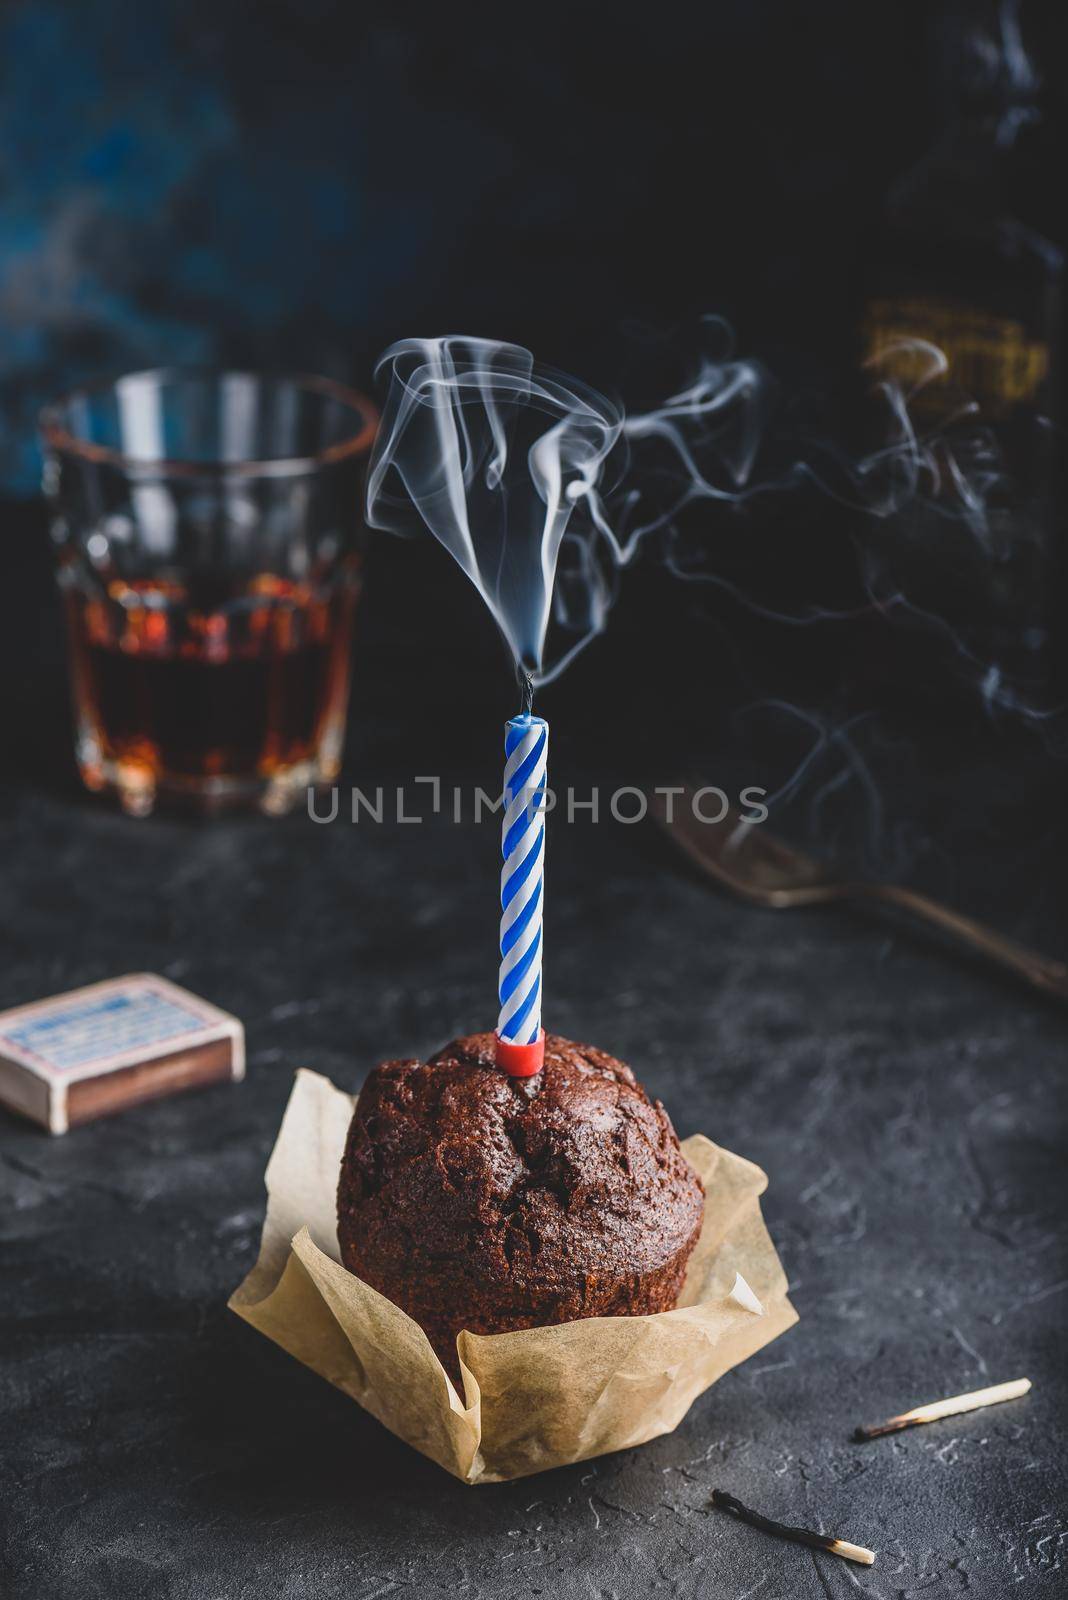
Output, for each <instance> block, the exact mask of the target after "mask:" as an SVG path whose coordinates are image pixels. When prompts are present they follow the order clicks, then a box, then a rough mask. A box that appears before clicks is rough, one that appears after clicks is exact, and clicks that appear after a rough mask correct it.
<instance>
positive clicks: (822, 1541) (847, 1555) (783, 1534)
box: [712, 1489, 875, 1567]
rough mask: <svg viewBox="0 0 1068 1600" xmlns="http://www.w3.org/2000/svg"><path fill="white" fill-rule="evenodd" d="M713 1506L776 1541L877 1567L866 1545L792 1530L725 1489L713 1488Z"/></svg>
mask: <svg viewBox="0 0 1068 1600" xmlns="http://www.w3.org/2000/svg"><path fill="white" fill-rule="evenodd" d="M712 1504H713V1505H715V1506H719V1508H720V1510H721V1511H726V1512H728V1513H729V1514H730V1516H732V1517H734V1519H735V1520H736V1521H737V1522H748V1524H749V1526H750V1527H751V1528H759V1529H760V1531H761V1533H770V1534H771V1535H772V1536H773V1537H774V1538H776V1539H789V1540H790V1541H791V1542H792V1543H793V1544H805V1545H808V1546H809V1548H810V1549H812V1550H826V1552H827V1554H828V1555H832V1556H842V1557H843V1559H844V1560H846V1561H857V1562H859V1563H860V1565H861V1566H862V1567H870V1566H872V1565H873V1564H874V1561H875V1551H874V1550H868V1549H866V1548H865V1547H864V1545H862V1544H850V1542H849V1540H848V1539H834V1538H832V1537H831V1535H830V1534H827V1533H815V1532H814V1531H813V1530H812V1529H811V1528H791V1527H790V1525H789V1524H788V1523H786V1522H773V1521H772V1519H771V1518H770V1517H762V1516H761V1514H760V1512H759V1511H751V1510H750V1509H749V1507H748V1506H743V1504H742V1502H741V1501H740V1500H736V1499H735V1498H734V1496H733V1495H732V1494H727V1493H725V1491H724V1490H722V1489H713V1491H712Z"/></svg>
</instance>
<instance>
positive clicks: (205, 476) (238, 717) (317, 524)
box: [41, 369, 377, 816]
mask: <svg viewBox="0 0 1068 1600" xmlns="http://www.w3.org/2000/svg"><path fill="white" fill-rule="evenodd" d="M376 423H377V416H376V413H375V410H374V407H373V406H372V405H371V403H370V402H369V401H367V400H365V399H363V397H362V396H360V395H358V394H356V393H354V392H353V391H352V390H349V389H346V388H344V387H342V386H341V385H340V384H337V383H333V382H331V381H329V380H328V379H325V378H314V377H272V376H268V375H261V374H256V373H251V372H208V371H196V370H182V369H172V370H163V371H156V372H138V373H134V374H132V375H131V376H129V377H125V378H120V379H119V380H118V381H117V382H115V383H112V384H107V385H103V386H100V387H96V388H87V389H83V390H81V391H79V392H77V393H74V394H71V395H68V396H67V397H66V398H65V399H63V400H60V401H58V402H57V403H56V404H55V405H52V406H50V407H48V408H47V410H46V411H45V412H44V413H43V415H42V418H41V437H42V444H43V448H44V455H45V470H44V487H45V493H46V496H47V498H48V502H49V506H50V510H51V529H52V538H53V542H54V545H55V555H56V561H57V567H58V576H59V584H60V589H61V592H62V596H63V602H64V607H65V611H66V620H67V633H68V640H69V647H70V669H71V685H72V692H73V699H74V716H75V728H76V747H77V750H76V753H77V760H78V767H79V769H80V771H81V775H82V778H83V779H84V781H85V784H86V785H87V787H88V788H90V789H93V790H105V791H110V792H112V793H114V794H115V795H117V797H118V799H119V801H120V803H121V804H122V806H123V808H124V809H125V810H126V811H127V812H129V813H131V814H132V815H135V816H146V815H147V814H148V813H149V812H151V811H152V810H153V808H154V807H155V806H156V805H157V803H164V802H170V803H175V804H180V805H185V806H188V807H192V808H193V809H196V810H200V811H210V810H216V809H219V808H221V807H225V806H232V805H238V806H241V805H244V806H258V807H259V808H260V809H262V810H264V811H266V812H269V813H275V814H277V813H281V812H284V811H287V810H288V809H289V808H290V807H291V806H292V805H293V804H294V802H295V800H296V799H297V798H298V796H299V795H301V793H302V792H303V791H304V790H305V789H306V788H307V787H308V786H309V785H310V784H316V783H320V782H329V781H330V780H332V779H333V778H334V777H335V776H336V774H337V771H338V767H339V764H340V759H341V752H342V745H343V740H344V728H345V711H346V705H347V700H348V682H349V660H350V650H351V641H352V622H353V613H354V610H355V605H356V600H357V595H358V592H359V583H360V565H361V556H362V547H363V538H364V528H363V522H362V498H363V473H364V468H365V464H366V457H367V454H368V452H369V451H370V448H371V444H372V442H373V439H374V434H375V427H376Z"/></svg>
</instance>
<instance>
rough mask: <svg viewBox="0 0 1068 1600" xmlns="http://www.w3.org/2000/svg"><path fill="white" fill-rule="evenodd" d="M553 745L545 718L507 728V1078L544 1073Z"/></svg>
mask: <svg viewBox="0 0 1068 1600" xmlns="http://www.w3.org/2000/svg"><path fill="white" fill-rule="evenodd" d="M548 745H549V725H548V723H547V722H546V721H545V720H544V718H543V717H532V716H530V715H529V713H524V714H523V715H522V716H518V717H513V718H512V719H511V721H510V722H507V723H506V724H505V729H504V756H505V764H504V821H503V823H502V825H501V854H502V856H503V858H504V865H503V867H502V869H501V967H500V979H499V983H498V992H499V996H500V1003H501V1010H500V1017H499V1020H498V1023H497V1039H498V1059H499V1060H500V1061H501V1064H502V1065H503V1066H504V1067H505V1068H506V1070H508V1071H509V1072H513V1073H515V1074H516V1075H517V1076H528V1075H530V1074H531V1073H533V1072H536V1071H538V1070H539V1069H540V1066H541V1039H542V1032H541V952H542V932H541V930H542V902H543V900H544V893H545V816H544V806H545V776H546V756H547V752H548ZM502 1046H503V1049H502V1048H501V1047H502ZM515 1047H521V1048H519V1049H517V1048H515ZM522 1047H533V1048H532V1049H531V1050H528V1049H525V1048H522ZM535 1052H536V1053H535ZM535 1062H536V1064H535Z"/></svg>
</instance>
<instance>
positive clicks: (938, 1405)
mask: <svg viewBox="0 0 1068 1600" xmlns="http://www.w3.org/2000/svg"><path fill="white" fill-rule="evenodd" d="M1030 1387H1031V1380H1030V1378H1014V1379H1013V1381H1012V1382H1011V1383H995V1384H994V1385H993V1386H992V1387H991V1388H989V1389H973V1390H972V1392H971V1393H970V1394H955V1395H953V1396H951V1398H950V1399H948V1400H934V1401H932V1402H931V1404H930V1405H927V1406H916V1408H915V1409H914V1410H912V1411H903V1412H902V1413H901V1415H900V1416H899V1417H890V1418H889V1419H888V1421H886V1422H877V1423H875V1424H874V1425H873V1426H872V1427H869V1428H858V1429H857V1430H856V1432H855V1433H854V1435H853V1437H854V1439H878V1438H881V1437H882V1435H883V1434H884V1433H897V1432H898V1431H899V1430H900V1429H901V1428H916V1427H918V1426H919V1425H920V1423H921V1422H937V1421H938V1419H939V1417H956V1416H959V1415H960V1413H961V1412H962V1411H978V1410H980V1408H981V1407H982V1406H996V1405H1000V1403H1001V1401H1002V1400H1018V1399H1019V1398H1020V1396H1021V1395H1023V1394H1026V1393H1027V1391H1028V1390H1029V1389H1030Z"/></svg>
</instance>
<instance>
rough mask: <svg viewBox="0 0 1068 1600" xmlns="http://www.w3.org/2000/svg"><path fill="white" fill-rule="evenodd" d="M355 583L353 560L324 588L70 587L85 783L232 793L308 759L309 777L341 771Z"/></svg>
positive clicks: (259, 584)
mask: <svg viewBox="0 0 1068 1600" xmlns="http://www.w3.org/2000/svg"><path fill="white" fill-rule="evenodd" d="M356 594H357V582H356V573H355V570H354V569H352V568H350V569H348V570H346V571H342V572H341V573H339V574H335V576H334V580H333V583H332V587H331V589H330V591H329V592H328V593H325V594H323V593H314V592H312V591H311V589H310V588H308V587H306V586H303V585H301V584H298V583H294V582H292V581H291V580H288V579H283V578H277V577H274V576H260V577H257V578H255V579H253V580H252V581H251V582H250V583H248V584H246V585H245V586H243V588H241V589H240V590H239V591H238V592H236V593H235V592H230V593H226V592H220V590H219V587H218V585H211V584H199V585H196V586H190V587H186V586H183V585H178V584H174V583H169V582H166V581H160V580H151V581H146V582H142V583H136V584H127V583H122V582H115V583H112V584H111V585H110V586H109V587H108V589H107V590H106V591H105V592H103V593H95V594H86V593H84V592H83V591H82V590H80V589H79V588H77V587H71V588H68V589H67V590H66V606H67V622H68V628H69V633H70V644H71V655H72V661H73V667H74V695H75V705H76V715H77V719H78V725H79V726H78V744H79V763H80V765H81V769H82V775H83V777H84V778H85V781H86V783H87V784H88V785H89V786H90V788H104V787H107V786H108V785H109V784H114V785H117V786H118V787H119V788H120V789H122V790H124V791H127V792H132V793H136V792H138V790H141V791H144V792H145V793H148V794H151V795H152V797H153V799H154V796H155V793H156V791H157V790H159V791H168V790H169V791H172V792H175V793H178V794H180V793H182V792H185V793H187V794H188V795H189V796H190V797H191V798H196V797H197V796H198V795H201V796H202V795H206V794H209V795H213V796H215V797H216V798H220V799H225V798H226V797H227V796H228V795H231V794H232V795H233V797H234V798H240V797H242V795H243V794H245V793H248V792H249V791H250V790H251V789H252V788H254V787H255V786H256V785H261V786H262V785H263V784H269V783H271V782H272V781H276V780H278V779H280V778H282V777H284V776H285V775H286V774H288V773H295V774H297V775H298V776H299V775H301V774H304V773H305V771H306V769H307V771H308V776H307V777H306V778H305V781H308V778H309V777H310V776H314V777H315V778H316V779H322V778H330V777H332V776H334V775H335V774H336V770H337V765H338V761H339V758H340V750H341V738H342V728H343V723H344V715H345V706H346V701H347V695H348V675H349V658H350V646H351V636H352V616H353V610H354V607H355V602H356ZM311 768H314V769H315V770H314V773H311V772H310V769H311ZM149 804H151V802H149Z"/></svg>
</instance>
